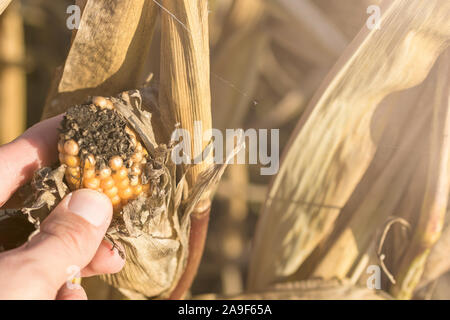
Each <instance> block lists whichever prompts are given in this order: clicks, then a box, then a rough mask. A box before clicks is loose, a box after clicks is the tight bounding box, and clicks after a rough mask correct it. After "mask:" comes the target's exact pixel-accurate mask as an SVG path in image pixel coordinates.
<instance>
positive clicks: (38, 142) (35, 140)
mask: <svg viewBox="0 0 450 320" xmlns="http://www.w3.org/2000/svg"><path fill="white" fill-rule="evenodd" d="M61 120H62V115H59V116H56V117H53V118H50V119H48V120H45V121H42V122H40V123H38V124H36V125H34V126H33V127H31V128H30V129H28V130H27V131H25V133H24V134H23V135H21V136H20V137H18V138H17V139H15V140H14V141H12V142H10V143H8V144H6V145H4V146H1V147H0V206H2V205H3V204H4V203H5V202H6V201H7V200H8V199H9V197H11V195H12V194H13V193H14V192H15V191H16V190H17V189H18V188H19V187H20V186H21V185H22V184H24V183H25V182H27V181H28V180H29V179H30V178H31V177H32V176H33V173H34V172H35V171H36V170H37V169H39V168H41V167H43V166H46V165H51V164H52V163H54V162H56V159H57V143H58V136H59V132H58V127H59V124H60V122H61Z"/></svg>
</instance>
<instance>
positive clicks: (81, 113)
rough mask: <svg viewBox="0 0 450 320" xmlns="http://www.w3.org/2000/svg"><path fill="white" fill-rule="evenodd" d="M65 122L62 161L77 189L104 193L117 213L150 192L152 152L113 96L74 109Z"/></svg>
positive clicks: (68, 182) (70, 111)
mask: <svg viewBox="0 0 450 320" xmlns="http://www.w3.org/2000/svg"><path fill="white" fill-rule="evenodd" d="M61 127H62V128H61V134H60V138H59V142H58V151H59V160H60V162H61V163H62V164H65V165H66V166H67V168H66V172H65V180H66V183H67V185H68V186H69V188H70V189H71V190H72V191H74V190H76V189H80V188H88V189H92V190H97V191H99V192H102V193H104V194H105V195H107V196H108V197H109V199H110V200H111V202H112V204H113V207H114V210H115V212H119V211H120V210H121V209H122V207H123V206H124V205H126V204H127V203H128V202H129V201H130V200H132V199H135V198H137V197H138V196H139V195H141V194H143V193H147V192H149V189H150V184H149V183H148V179H146V176H145V174H144V171H145V170H144V169H145V165H146V163H147V159H148V152H147V151H146V150H145V148H144V147H143V146H142V143H141V142H140V141H139V138H138V137H137V135H136V133H135V132H134V131H133V130H132V129H131V128H130V127H129V126H128V125H127V122H126V120H125V119H124V118H123V117H122V116H121V115H120V114H119V113H118V112H117V111H115V109H114V106H113V104H112V102H111V101H110V100H109V99H106V98H103V97H94V98H93V99H92V103H90V104H85V105H81V106H75V107H72V108H70V109H69V110H68V111H67V113H66V115H65V116H64V119H63V121H62V123H61Z"/></svg>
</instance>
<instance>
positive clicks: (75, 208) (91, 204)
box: [67, 189, 112, 227]
mask: <svg viewBox="0 0 450 320" xmlns="http://www.w3.org/2000/svg"><path fill="white" fill-rule="evenodd" d="M67 207H68V209H69V211H71V212H72V213H74V214H76V215H78V216H80V217H82V218H83V219H84V220H86V221H87V222H89V223H90V224H92V225H94V226H96V227H100V226H101V225H103V224H104V223H106V222H107V221H109V219H110V216H111V214H112V205H111V201H110V200H109V199H108V197H107V196H105V195H104V194H101V193H99V192H97V191H94V190H89V189H82V190H77V191H75V192H74V193H72V195H71V197H70V200H69V204H68V206H67Z"/></svg>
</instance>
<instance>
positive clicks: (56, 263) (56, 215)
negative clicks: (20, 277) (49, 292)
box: [23, 189, 113, 290]
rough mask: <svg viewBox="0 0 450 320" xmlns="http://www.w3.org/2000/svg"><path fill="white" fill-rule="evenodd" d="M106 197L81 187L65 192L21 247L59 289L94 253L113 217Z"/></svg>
mask: <svg viewBox="0 0 450 320" xmlns="http://www.w3.org/2000/svg"><path fill="white" fill-rule="evenodd" d="M112 212H113V209H112V204H111V201H110V200H109V198H108V197H107V196H106V195H104V194H101V193H99V192H97V191H94V190H88V189H82V190H78V191H75V192H73V193H71V194H69V195H68V196H66V197H65V198H64V199H63V200H62V201H61V202H60V203H59V204H58V206H57V207H56V208H55V209H54V210H53V212H52V213H51V214H50V215H49V216H48V217H47V218H46V219H45V220H44V222H43V223H42V225H41V229H40V232H39V233H38V234H37V235H36V236H35V237H33V238H32V239H31V241H30V242H29V243H28V244H27V245H26V246H24V247H23V250H24V251H25V252H23V253H24V254H25V256H26V257H27V258H29V259H30V260H31V261H37V263H38V264H39V267H38V269H39V271H40V276H42V277H43V278H44V279H43V280H45V281H48V282H49V284H50V285H51V287H52V288H54V289H55V290H58V289H59V288H60V287H61V285H62V284H63V283H64V282H66V281H67V280H68V278H69V277H70V276H71V275H72V276H73V272H74V271H75V268H78V269H79V270H80V271H81V270H82V269H83V268H84V267H85V266H87V265H88V264H89V262H90V261H91V260H92V258H93V257H94V255H95V253H96V251H97V249H98V247H99V245H100V243H101V241H102V239H103V238H104V236H105V233H106V231H107V229H108V226H109V224H110V222H111V218H112Z"/></svg>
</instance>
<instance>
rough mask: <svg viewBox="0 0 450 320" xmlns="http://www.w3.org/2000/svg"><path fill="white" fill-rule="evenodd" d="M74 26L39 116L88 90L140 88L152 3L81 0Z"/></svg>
mask: <svg viewBox="0 0 450 320" xmlns="http://www.w3.org/2000/svg"><path fill="white" fill-rule="evenodd" d="M81 4H82V5H83V4H84V5H85V7H84V11H83V15H82V18H81V22H80V29H79V30H77V32H76V33H75V34H76V35H75V37H74V39H73V41H72V45H71V48H70V51H69V54H68V57H67V60H66V62H65V64H64V66H63V68H61V69H60V70H58V71H57V72H56V74H55V77H54V79H53V84H52V87H51V89H50V93H49V95H48V98H47V103H46V106H45V108H44V114H43V117H44V118H48V117H51V116H53V115H56V114H59V113H61V112H63V111H64V110H66V109H67V108H69V107H70V106H72V105H76V104H80V103H83V102H85V101H86V97H88V96H95V95H100V96H114V95H116V94H118V93H120V92H122V91H126V90H130V89H135V88H140V87H142V86H143V85H144V83H145V80H146V79H147V78H148V76H149V71H148V70H145V68H143V66H144V65H145V61H146V59H148V53H149V50H150V44H151V40H152V34H153V30H154V28H155V24H156V20H157V13H158V11H157V6H156V5H155V4H154V3H153V2H152V1H146V0H136V1H132V3H131V2H127V1H114V0H97V1H92V0H89V1H87V2H86V1H84V3H81Z"/></svg>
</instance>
